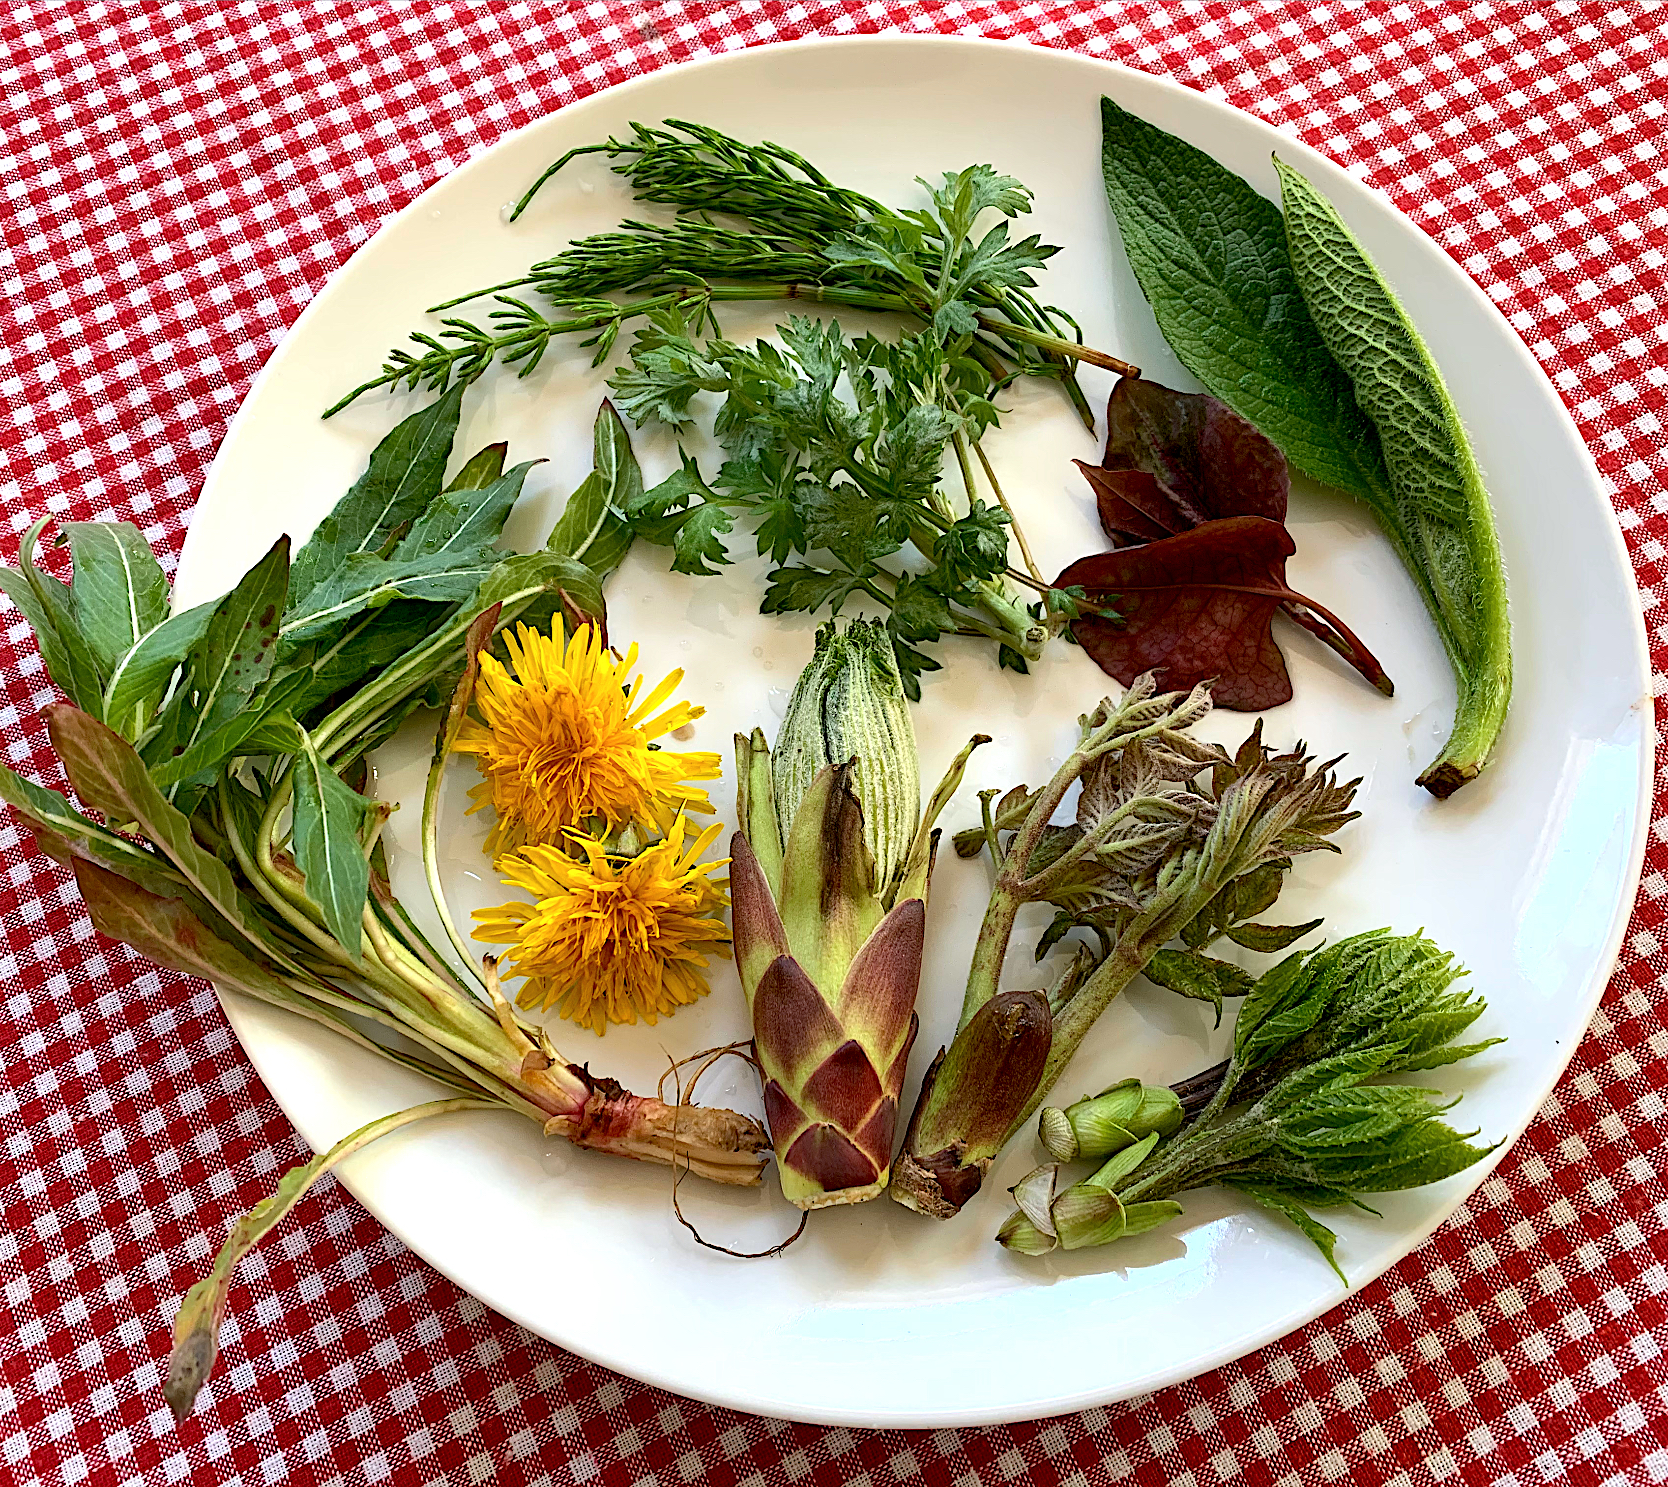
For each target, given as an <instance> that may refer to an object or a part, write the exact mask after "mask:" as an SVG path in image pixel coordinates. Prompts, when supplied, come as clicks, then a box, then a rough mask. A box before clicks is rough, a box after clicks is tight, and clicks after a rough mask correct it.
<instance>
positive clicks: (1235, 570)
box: [1055, 516, 1293, 712]
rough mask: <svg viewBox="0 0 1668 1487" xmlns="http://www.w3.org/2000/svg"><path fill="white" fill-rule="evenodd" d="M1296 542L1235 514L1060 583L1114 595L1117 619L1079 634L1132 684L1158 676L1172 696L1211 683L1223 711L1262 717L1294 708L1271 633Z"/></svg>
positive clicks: (1109, 557) (1088, 620) (1095, 622)
mask: <svg viewBox="0 0 1668 1487" xmlns="http://www.w3.org/2000/svg"><path fill="white" fill-rule="evenodd" d="M1292 551H1293V547H1292V539H1291V537H1290V536H1289V535H1287V532H1286V529H1285V528H1284V527H1283V526H1281V525H1280V524H1279V523H1278V522H1272V521H1266V520H1264V519H1263V518H1262V517H1260V516H1230V517H1225V518H1224V519H1222V520H1221V521H1212V522H1207V523H1205V525H1203V526H1199V527H1195V528H1193V529H1192V530H1191V531H1188V532H1181V533H1178V534H1177V535H1176V536H1174V537H1166V538H1164V539H1163V540H1162V541H1160V542H1150V543H1147V544H1146V545H1145V546H1143V547H1125V548H1120V549H1119V550H1118V551H1117V552H1103V553H1097V554H1095V556H1094V557H1090V558H1079V559H1078V560H1077V562H1075V563H1073V564H1072V565H1071V567H1069V568H1067V569H1066V571H1065V572H1064V573H1062V574H1061V575H1060V576H1059V578H1058V579H1056V580H1055V582H1056V584H1057V585H1058V586H1059V587H1061V588H1065V587H1066V586H1068V585H1071V584H1079V585H1081V586H1082V587H1083V589H1084V590H1085V592H1087V593H1088V595H1089V596H1090V598H1091V599H1093V598H1095V597H1096V596H1097V595H1101V596H1105V597H1107V598H1113V597H1114V596H1115V602H1116V604H1117V610H1118V614H1119V617H1120V618H1119V619H1118V620H1117V621H1113V620H1107V619H1102V618H1100V617H1098V616H1094V615H1085V616H1084V617H1083V618H1081V619H1079V620H1078V621H1077V623H1076V626H1075V628H1074V632H1073V633H1074V634H1075V635H1076V636H1077V639H1078V641H1079V643H1080V644H1081V645H1082V647H1083V649H1084V650H1086V651H1087V652H1088V653H1089V654H1090V656H1092V657H1093V658H1094V661H1095V664H1096V665H1097V666H1099V667H1100V669H1101V670H1102V671H1105V672H1107V673H1109V674H1110V675H1112V676H1115V677H1117V679H1118V680H1119V681H1121V682H1122V683H1123V684H1124V685H1125V686H1126V687H1127V686H1128V685H1129V684H1130V683H1131V682H1133V681H1134V680H1135V678H1136V677H1138V676H1139V675H1141V673H1142V672H1144V671H1155V670H1156V671H1157V672H1158V673H1159V678H1160V682H1161V684H1162V685H1163V686H1164V688H1165V689H1166V690H1176V691H1185V690H1187V689H1188V688H1190V687H1192V686H1194V685H1196V684H1197V683H1199V682H1202V681H1211V682H1214V683H1215V685H1214V686H1213V687H1212V688H1211V700H1212V701H1213V702H1214V703H1215V704H1216V705H1217V706H1218V707H1226V708H1232V709H1235V710H1236V711H1239V712H1258V711H1260V710H1261V709H1263V708H1265V707H1277V706H1279V704H1280V703H1282V702H1289V701H1290V700H1291V695H1292V683H1291V677H1290V676H1289V675H1288V674H1287V672H1286V663H1285V660H1284V658H1283V657H1282V656H1281V655H1280V648H1279V647H1278V646H1277V645H1275V643H1274V637H1273V636H1272V635H1270V634H1269V624H1270V622H1271V621H1272V620H1273V619H1274V611H1275V610H1277V609H1278V608H1279V607H1280V606H1281V604H1282V603H1284V602H1285V600H1286V599H1287V598H1289V597H1291V590H1290V589H1288V588H1287V587H1286V559H1287V558H1289V557H1290V556H1291V555H1292Z"/></svg>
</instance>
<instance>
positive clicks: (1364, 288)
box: [1274, 159, 1512, 796]
mask: <svg viewBox="0 0 1668 1487" xmlns="http://www.w3.org/2000/svg"><path fill="white" fill-rule="evenodd" d="M1274 163H1275V167H1276V168H1277V169H1278V170H1279V172H1280V189H1281V194H1282V196H1283V198H1284V201H1285V206H1286V233H1287V239H1288V241H1289V244H1290V249H1291V259H1292V266H1293V268H1294V270H1295V271H1296V274H1297V280H1298V283H1299V284H1300V285H1301V287H1302V289H1303V296H1304V299H1305V301H1306V302H1307V303H1308V305H1309V309H1310V311H1311V313H1312V314H1313V315H1314V318H1315V323H1316V324H1317V326H1318V327H1319V328H1320V333H1321V336H1322V337H1323V339H1324V340H1325V341H1326V344H1327V346H1328V348H1329V349H1330V350H1331V352H1332V354H1333V355H1334V356H1335V357H1336V358H1337V359H1338V361H1339V362H1340V363H1341V364H1342V365H1343V367H1344V369H1345V370H1346V371H1347V372H1348V373H1349V375H1350V377H1351V379H1352V380H1353V382H1354V384H1355V391H1356V396H1357V397H1358V398H1359V399H1360V400H1361V406H1362V407H1363V408H1365V409H1366V411H1367V413H1368V415H1369V416H1370V417H1371V418H1372V420H1373V422H1374V424H1375V425H1376V426H1377V428H1378V431H1379V436H1380V438H1381V440H1382V441H1383V447H1384V456H1385V460H1386V463H1387V465H1388V467H1389V472H1390V485H1391V489H1392V492H1393V495H1394V515H1395V522H1394V525H1393V526H1392V527H1391V528H1390V531H1391V535H1392V537H1396V538H1399V540H1400V542H1401V544H1403V556H1404V558H1406V559H1407V560H1408V562H1409V565H1410V567H1411V568H1412V569H1413V571H1414V575H1415V577H1416V578H1418V579H1420V580H1421V587H1422V588H1423V590H1424V597H1425V602H1426V604H1427V605H1428V606H1429V608H1430V611H1431V615H1432V618H1433V619H1434V620H1435V621H1436V625H1437V629H1438V631H1439V632H1440V634H1441V636H1442V641H1443V645H1444V646H1445V647H1446V649H1447V651H1448V658H1449V660H1450V662H1451V663H1452V665H1453V668H1454V675H1455V679H1456V681H1457V683H1458V688H1459V703H1458V707H1457V710H1456V713H1455V718H1454V729H1453V733H1452V735H1451V736H1450V737H1449V740H1448V742H1447V744H1446V745H1445V746H1444V748H1443V750H1442V753H1441V754H1440V755H1439V756H1438V758H1437V759H1436V761H1435V762H1434V763H1432V764H1431V765H1430V766H1429V767H1427V768H1426V770H1425V772H1424V773H1423V774H1421V775H1420V777H1419V783H1420V784H1422V785H1423V786H1424V787H1425V788H1426V789H1427V790H1429V791H1430V792H1431V793H1432V794H1433V795H1437V796H1448V795H1451V794H1453V792H1454V791H1455V790H1457V789H1459V788H1460V786H1461V785H1464V784H1465V783H1466V782H1467V781H1468V780H1473V779H1475V778H1476V777H1477V775H1478V773H1479V772H1480V771H1481V770H1482V768H1483V766H1484V765H1485V764H1487V763H1488V758H1489V754H1490V752H1491V751H1492V749H1493V748H1494V742H1495V739H1496V738H1497V737H1498V736H1499V733H1500V728H1501V725H1502V723H1503V722H1504V721H1505V717H1506V706H1507V703H1508V702H1509V701H1510V700H1511V695H1512V653H1511V622H1510V619H1509V617H1508V614H1507V608H1506V574H1505V567H1504V564H1503V562H1502V560H1501V556H1500V543H1499V539H1498V538H1497V537H1496V535H1495V529H1494V513H1493V511H1492V510H1491V509H1490V507H1489V499H1488V492H1487V490H1485V489H1484V487H1483V477H1482V472H1481V471H1479V470H1478V468H1477V460H1476V457H1475V456H1474V455H1473V453H1472V451H1471V445H1470V441H1469V440H1468V439H1467V438H1466V435H1465V429H1464V427H1463V425H1462V424H1461V423H1460V417H1459V413H1458V411H1457V410H1456V409H1455V407H1454V403H1453V399H1452V398H1451V397H1450V396H1449V395H1448V389H1447V386H1446V385H1445V384H1444V383H1443V380H1442V373H1441V372H1440V371H1439V370H1438V369H1437V366H1436V363H1435V362H1434V361H1433V360H1432V359H1431V355H1430V352H1429V351H1428V350H1426V348H1425V343H1424V341H1423V340H1421V339H1420V336H1419V333H1418V331H1416V330H1415V329H1414V328H1413V324H1412V322H1411V321H1410V320H1409V319H1408V318H1407V313H1406V311H1405V310H1403V309H1402V306H1401V304H1400V302H1399V301H1398V300H1397V298H1396V295H1395V292H1394V291H1393V290H1392V289H1391V288H1390V286H1389V285H1388V284H1387V283H1386V282H1385V280H1384V277H1383V276H1382V275H1381V274H1380V273H1379V271H1378V269H1377V267H1376V266H1375V265H1374V263H1373V261H1372V259H1371V258H1369V257H1368V256H1367V253H1366V250H1365V249H1363V248H1362V246H1361V245H1360V243H1358V242H1357V241H1356V239H1355V236H1354V234H1352V233H1351V232H1350V230H1349V228H1348V227H1347V226H1346V225H1345V224H1344V220H1343V218H1342V217H1340V216H1339V215H1338V211H1337V208H1335V207H1334V206H1333V205H1332V203H1331V202H1329V201H1328V200H1327V199H1326V198H1325V197H1324V196H1322V195H1321V193H1320V192H1319V191H1317V190H1316V189H1315V187H1314V185H1313V184H1312V183H1311V182H1310V181H1308V180H1307V179H1306V178H1305V177H1304V176H1302V175H1301V174H1300V173H1299V172H1297V171H1296V170H1294V169H1293V168H1292V167H1291V166H1289V165H1287V164H1285V162H1283V161H1281V160H1278V159H1276V161H1275V162H1274Z"/></svg>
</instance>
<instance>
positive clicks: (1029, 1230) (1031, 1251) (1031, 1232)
mask: <svg viewBox="0 0 1668 1487" xmlns="http://www.w3.org/2000/svg"><path fill="white" fill-rule="evenodd" d="M996 1242H997V1243H998V1244H1000V1245H1002V1246H1003V1247H1004V1248H1005V1249H1011V1250H1013V1251H1014V1253H1015V1254H1020V1255H1046V1254H1047V1253H1048V1252H1049V1251H1050V1250H1052V1249H1058V1248H1059V1245H1060V1241H1059V1240H1058V1239H1056V1238H1055V1237H1054V1236H1053V1235H1052V1234H1045V1233H1043V1231H1042V1230H1041V1229H1039V1228H1038V1227H1037V1226H1036V1225H1035V1224H1033V1223H1032V1222H1031V1220H1030V1219H1028V1218H1026V1216H1025V1215H1024V1214H1023V1213H1021V1212H1020V1211H1019V1210H1018V1209H1015V1210H1014V1212H1013V1213H1011V1214H1009V1215H1008V1221H1007V1222H1006V1223H1005V1224H1003V1225H1002V1227H1001V1228H1000V1229H998V1230H997V1231H996Z"/></svg>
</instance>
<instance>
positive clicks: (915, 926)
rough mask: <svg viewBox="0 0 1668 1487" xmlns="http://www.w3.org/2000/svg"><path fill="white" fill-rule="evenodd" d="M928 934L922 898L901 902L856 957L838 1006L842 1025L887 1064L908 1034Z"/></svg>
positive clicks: (880, 924) (848, 973)
mask: <svg viewBox="0 0 1668 1487" xmlns="http://www.w3.org/2000/svg"><path fill="white" fill-rule="evenodd" d="M926 932H927V909H926V905H925V904H924V903H922V902H921V900H920V899H918V898H911V899H905V900H904V902H903V903H901V904H898V905H897V906H896V907H895V908H894V909H893V910H892V911H891V912H890V913H889V914H887V916H886V917H885V918H884V919H882V920H881V921H880V923H879V924H878V925H876V926H875V931H874V933H873V934H871V935H870V936H869V938H868V939H866V940H865V941H864V942H863V945H862V948H861V949H859V950H858V952H857V954H856V955H854V956H853V957H852V961H851V966H850V968H849V969H848V970H847V971H846V979H845V983H844V985H842V986H841V988H840V998H839V1001H838V1002H837V1003H836V1004H835V1007H836V1012H837V1015H838V1016H839V1019H840V1022H841V1024H842V1025H843V1026H844V1027H845V1028H847V1029H848V1030H849V1031H851V1032H853V1033H855V1034H856V1035H857V1036H858V1037H859V1038H861V1039H862V1040H863V1046H864V1047H865V1048H867V1049H868V1050H869V1052H870V1053H871V1054H872V1055H873V1056H874V1057H875V1058H876V1059H879V1060H882V1061H884V1062H886V1063H890V1062H891V1061H892V1059H893V1057H894V1056H895V1053H896V1050H897V1048H898V1047H899V1045H900V1044H901V1043H902V1042H903V1040H904V1037H905V1035H906V1034H907V1033H908V1031H909V1023H910V1018H911V1017H912V1016H913V1014H914V1011H915V996H916V993H917V992H918V991H919V990H920V987H921V955H922V951H923V949H924V946H925V943H926ZM891 1093H892V1094H894V1095H895V1094H897V1093H898V1091H897V1090H896V1089H893V1090H892V1091H891Z"/></svg>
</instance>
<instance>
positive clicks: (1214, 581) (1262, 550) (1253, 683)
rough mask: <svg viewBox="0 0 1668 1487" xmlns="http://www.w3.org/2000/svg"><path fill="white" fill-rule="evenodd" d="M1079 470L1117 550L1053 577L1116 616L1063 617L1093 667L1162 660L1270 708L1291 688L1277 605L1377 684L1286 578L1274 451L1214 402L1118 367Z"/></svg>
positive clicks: (1119, 671)
mask: <svg viewBox="0 0 1668 1487" xmlns="http://www.w3.org/2000/svg"><path fill="white" fill-rule="evenodd" d="M1078 468H1079V469H1081V470H1082V471H1083V473H1084V475H1085V476H1086V477H1087V478H1088V481H1089V484H1090V485H1091V486H1092V487H1093V488H1094V492H1095V504H1096V508H1097V510H1098V512H1099V515H1100V521H1101V526H1102V528H1103V529H1104V530H1105V532H1106V535H1107V536H1108V537H1109V538H1111V540H1112V541H1113V542H1114V543H1115V544H1117V546H1118V551H1117V552H1114V553H1104V554H1098V555H1096V556H1094V557H1089V558H1083V559H1080V560H1079V561H1078V562H1076V563H1074V564H1072V565H1071V567H1069V568H1068V569H1066V571H1065V572H1064V573H1062V574H1061V575H1060V577H1059V580H1058V586H1059V587H1062V588H1066V587H1071V586H1080V587H1081V588H1082V589H1083V590H1084V592H1085V594H1086V595H1087V597H1088V600H1089V604H1090V606H1093V607H1099V608H1101V609H1103V610H1107V611H1110V612H1113V613H1115V614H1116V615H1117V617H1118V618H1117V619H1116V620H1114V619H1110V618H1108V617H1106V616H1105V615H1095V614H1093V613H1090V614H1086V615H1085V616H1084V617H1083V618H1081V619H1079V620H1078V621H1077V622H1076V624H1075V626H1074V628H1073V633H1074V634H1075V635H1076V636H1077V638H1078V640H1079V641H1081V642H1082V644H1083V647H1084V649H1085V650H1087V651H1088V652H1089V654H1090V655H1091V656H1092V657H1093V658H1094V660H1095V661H1096V663H1097V664H1098V665H1099V666H1100V667H1101V669H1102V670H1103V671H1106V672H1108V673H1110V674H1111V675H1113V676H1115V677H1117V678H1118V679H1119V680H1120V681H1122V682H1123V683H1124V684H1125V685H1126V686H1127V685H1128V684H1129V683H1130V682H1131V681H1132V680H1133V679H1134V678H1135V677H1136V676H1137V675H1139V674H1140V673H1141V672H1142V671H1146V670H1150V669H1153V668H1160V669H1161V670H1162V675H1163V684H1164V685H1165V686H1166V687H1191V686H1193V685H1194V684H1195V683H1197V682H1201V681H1211V682H1214V686H1213V688H1212V698H1213V700H1214V701H1215V703H1216V704H1217V706H1219V707H1226V708H1231V709H1235V710H1238V711H1255V710H1258V709H1261V708H1265V707H1274V706H1277V705H1278V704H1279V703H1282V702H1285V701H1288V700H1289V699H1290V697H1291V695H1292V689H1291V678H1290V676H1289V674H1288V673H1287V671H1286V663H1285V660H1284V658H1283V657H1282V656H1281V654H1280V651H1279V648H1278V647H1277V646H1276V645H1275V643H1274V639H1273V637H1272V635H1271V634H1270V633H1269V627H1270V625H1271V623H1272V622H1273V619H1274V615H1275V612H1276V611H1277V610H1283V611H1284V612H1285V613H1286V614H1287V616H1288V617H1289V618H1291V619H1292V620H1294V621H1295V622H1296V623H1297V624H1300V625H1302V626H1303V627H1304V628H1305V629H1306V630H1308V631H1310V632H1311V633H1312V634H1314V635H1315V636H1317V637H1318V638H1319V639H1320V640H1321V641H1322V642H1324V643H1325V644H1326V645H1328V646H1330V647H1331V648H1332V649H1333V650H1335V651H1337V652H1338V654H1339V655H1340V656H1342V657H1343V658H1344V660H1346V661H1347V662H1348V663H1349V664H1350V665H1351V666H1353V667H1354V668H1355V669H1356V670H1357V671H1359V672H1360V673H1361V675H1362V676H1363V677H1365V678H1366V680H1367V681H1368V682H1369V683H1370V684H1371V685H1373V686H1374V687H1376V688H1378V690H1379V691H1381V692H1383V693H1385V694H1386V695H1389V693H1390V692H1391V690H1392V689H1391V685H1390V681H1389V678H1388V677H1386V676H1385V674H1384V669H1383V668H1382V667H1381V666H1380V665H1379V664H1378V661H1377V660H1376V659H1375V658H1374V657H1373V655H1372V653H1371V652H1370V651H1368V650H1367V648H1366V647H1365V646H1364V645H1362V644H1361V642H1360V640H1359V639H1357V637H1356V636H1355V635H1354V634H1353V633H1352V632H1351V631H1350V630H1349V628H1348V627H1347V626H1346V625H1344V624H1343V623H1342V622H1341V621H1339V620H1338V619H1337V618H1336V617H1335V616H1333V615H1332V614H1331V613H1330V612H1329V611H1327V610H1326V609H1324V608H1322V607H1321V606H1320V605H1318V604H1316V603H1314V601H1312V600H1309V599H1305V598H1304V597H1303V596H1302V595H1300V594H1297V593H1294V592H1293V591H1292V590H1291V589H1290V588H1289V587H1288V586H1287V584H1286V569H1285V563H1286V559H1287V558H1288V557H1290V556H1291V554H1292V552H1293V551H1294V546H1293V543H1292V540H1291V536H1290V534H1289V533H1288V532H1287V531H1286V528H1285V525H1284V522H1285V516H1286V502H1287V496H1288V493H1289V489H1290V480H1289V476H1288V474H1287V469H1286V460H1285V456H1284V455H1282V454H1281V453H1280V451H1279V449H1278V448H1276V446H1275V445H1274V444H1273V443H1272V442H1271V441H1270V440H1269V439H1267V438H1265V437H1264V436H1263V435H1262V434H1261V433H1259V432H1258V431H1257V430H1256V429H1255V428H1254V427H1253V426H1252V425H1251V424H1250V423H1249V422H1247V421H1246V420H1245V419H1243V418H1241V417H1240V416H1239V415H1238V414H1237V413H1235V412H1234V411H1233V410H1232V409H1231V408H1229V407H1228V406H1227V404H1226V403H1223V402H1220V401H1219V400H1218V399H1216V398H1213V397H1209V396H1206V395H1205V394H1202V393H1185V392H1177V391H1175V390H1174V389H1172V388H1168V387H1162V386H1160V385H1159V384H1158V383H1156V382H1148V381H1142V380H1138V379H1129V378H1126V379H1124V380H1123V381H1121V382H1119V383H1118V385H1117V386H1116V387H1115V388H1114V389H1113V390H1112V397H1111V399H1110V401H1109V402H1108V404H1107V439H1106V453H1105V455H1104V456H1103V458H1102V461H1101V467H1100V468H1097V467H1095V466H1092V465H1085V464H1083V463H1082V462H1081V461H1079V462H1078Z"/></svg>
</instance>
